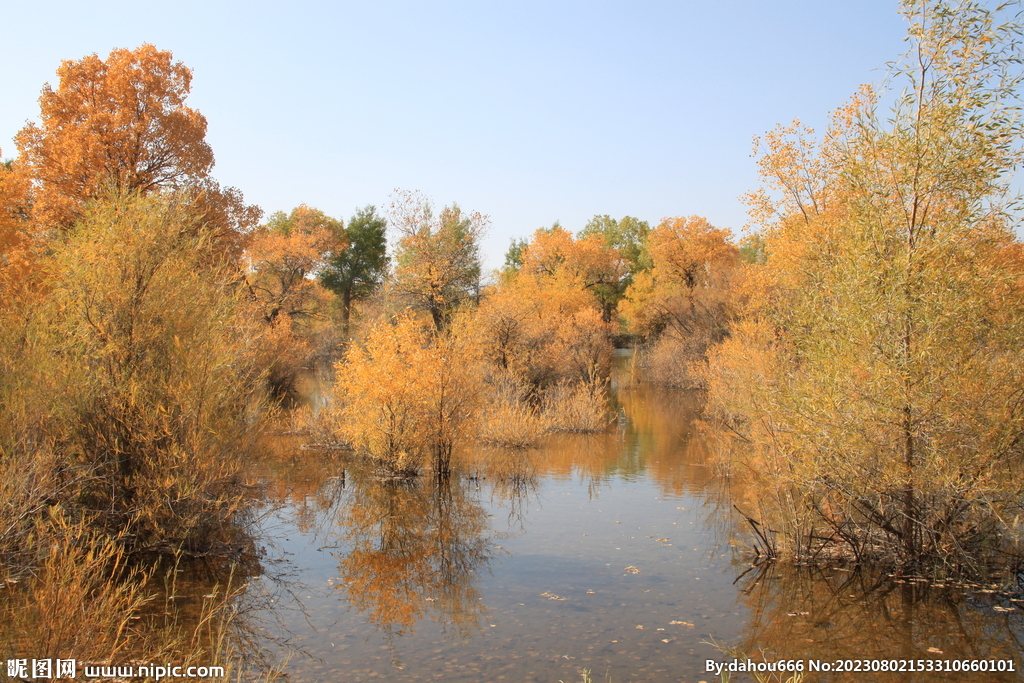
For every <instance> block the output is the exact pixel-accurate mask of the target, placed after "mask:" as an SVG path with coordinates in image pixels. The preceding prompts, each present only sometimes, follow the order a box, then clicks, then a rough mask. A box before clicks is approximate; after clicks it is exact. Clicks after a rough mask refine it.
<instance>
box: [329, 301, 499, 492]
mask: <svg viewBox="0 0 1024 683" xmlns="http://www.w3.org/2000/svg"><path fill="white" fill-rule="evenodd" d="M474 356H475V353H474V349H473V347H472V345H468V344H466V343H464V340H463V336H462V335H461V334H460V330H459V328H458V327H457V328H455V329H452V330H447V331H445V332H443V333H441V334H437V335H431V334H430V333H429V332H428V331H427V330H425V329H424V328H423V327H422V326H421V325H420V324H419V323H417V321H416V320H415V319H414V318H412V317H410V316H403V317H401V318H400V319H399V320H398V321H397V322H396V323H395V324H394V325H389V324H381V325H378V326H376V327H375V328H374V329H372V330H371V331H370V333H369V335H368V336H367V338H366V342H365V347H363V346H362V345H358V344H356V345H353V346H351V347H350V348H349V350H348V352H347V353H346V355H345V357H344V358H343V359H342V360H341V361H340V362H339V363H338V365H337V366H336V372H337V379H336V382H335V389H334V396H335V403H336V405H337V406H338V408H337V409H338V410H339V411H340V416H339V418H340V419H339V424H340V428H339V429H340V436H341V437H342V438H343V440H345V441H347V442H349V443H351V444H353V446H355V447H356V449H357V450H359V451H361V452H363V453H365V454H366V455H368V456H369V457H370V458H372V459H373V460H374V461H375V462H376V463H377V464H378V465H379V466H380V468H381V470H382V471H383V472H385V473H390V474H398V475H411V474H416V473H417V472H418V471H419V470H420V469H421V468H422V467H424V466H427V465H429V466H431V467H432V468H433V469H434V471H435V473H437V474H446V473H447V472H448V471H449V468H450V466H451V456H452V451H453V449H454V448H455V446H456V445H457V444H460V443H463V442H465V441H467V440H469V439H470V438H472V436H473V434H474V431H475V423H474V420H475V418H476V415H477V406H478V400H479V395H480V384H479V382H480V372H479V369H478V368H477V367H476V363H475V362H474Z"/></svg>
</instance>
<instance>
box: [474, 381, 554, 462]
mask: <svg viewBox="0 0 1024 683" xmlns="http://www.w3.org/2000/svg"><path fill="white" fill-rule="evenodd" d="M478 419H479V426H478V438H479V439H480V441H483V442H484V443H489V444H493V445H495V446H501V447H503V448H531V447H533V446H536V445H537V443H538V442H539V441H540V440H541V438H543V436H544V435H545V434H546V433H547V431H548V428H549V427H550V420H549V419H548V416H547V415H546V414H545V413H544V412H543V411H541V410H540V409H539V407H538V406H536V405H534V404H533V403H532V402H531V401H530V398H529V385H528V384H527V383H526V382H525V381H523V380H520V379H518V378H517V377H515V376H512V375H506V376H499V377H498V378H497V379H496V381H495V382H494V384H493V385H492V386H491V387H490V391H489V392H488V396H487V398H486V400H485V401H484V407H483V408H482V410H481V412H480V416H479V418H478Z"/></svg>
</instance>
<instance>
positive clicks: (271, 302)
mask: <svg viewBox="0 0 1024 683" xmlns="http://www.w3.org/2000/svg"><path fill="white" fill-rule="evenodd" d="M344 248H345V244H344V242H343V241H342V224H341V222H340V221H338V220H337V219H334V218H331V217H330V216H327V215H326V214H324V212H323V211H320V210H319V209H314V208H311V207H308V206H306V205H305V204H303V205H301V206H298V207H296V208H295V209H293V210H292V212H291V214H288V215H286V214H285V213H284V212H282V211H278V212H277V213H275V214H274V215H272V216H271V217H270V220H269V221H267V223H266V224H265V225H263V226H261V227H260V228H259V230H257V231H256V232H255V233H254V234H253V235H251V236H250V243H249V246H248V248H247V249H246V253H245V255H246V261H247V262H248V263H247V265H248V268H249V275H248V277H247V282H248V286H249V291H250V293H251V294H252V296H253V298H254V299H255V300H256V301H258V302H259V303H260V305H261V306H262V308H263V311H264V312H263V318H264V320H266V322H267V323H269V324H270V325H271V326H274V325H277V324H278V323H279V322H280V320H281V319H283V318H289V319H290V318H294V317H296V316H310V315H312V314H313V308H314V307H315V305H316V302H317V301H318V299H319V297H320V294H321V290H322V288H321V286H320V284H319V283H318V282H317V280H316V279H315V276H316V275H317V274H318V273H319V271H320V270H321V269H322V268H323V267H324V264H325V263H326V260H327V258H328V257H329V256H330V255H331V253H332V252H337V251H341V250H343V249H344Z"/></svg>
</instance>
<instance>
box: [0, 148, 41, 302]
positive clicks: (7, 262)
mask: <svg viewBox="0 0 1024 683" xmlns="http://www.w3.org/2000/svg"><path fill="white" fill-rule="evenodd" d="M19 170H20V169H15V167H14V163H13V162H10V161H8V162H5V163H0V292H4V293H5V295H6V294H8V293H9V291H10V289H11V288H14V287H17V286H18V285H19V284H20V283H21V282H23V281H24V279H25V277H26V276H27V275H28V271H29V269H30V263H31V261H32V251H33V250H32V244H33V242H34V240H33V231H32V229H31V225H30V223H29V221H28V209H29V200H28V180H27V179H26V178H25V177H24V174H22V173H20V172H19ZM5 298H6V297H5Z"/></svg>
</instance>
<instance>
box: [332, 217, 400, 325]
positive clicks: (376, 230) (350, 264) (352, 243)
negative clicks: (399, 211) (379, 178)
mask: <svg viewBox="0 0 1024 683" xmlns="http://www.w3.org/2000/svg"><path fill="white" fill-rule="evenodd" d="M386 228H387V221H385V220H384V219H383V218H381V217H380V216H378V215H377V212H376V208H375V207H373V206H366V207H364V208H363V209H360V210H359V211H358V212H357V213H356V215H355V216H353V217H352V219H351V220H350V221H349V222H348V227H346V228H344V229H343V232H342V239H341V241H342V242H343V243H344V244H345V245H346V246H344V247H341V248H338V249H336V250H335V251H334V252H332V254H331V256H330V258H329V259H328V260H327V263H326V265H325V266H324V267H323V269H321V271H320V275H319V277H320V282H321V284H323V286H324V287H326V288H327V289H329V290H331V291H332V292H334V293H335V294H337V295H338V298H339V299H340V302H341V319H342V326H343V327H344V331H345V334H346V335H347V334H348V325H349V319H350V318H351V315H352V304H353V303H355V302H356V301H360V300H363V299H366V298H367V297H369V296H370V295H371V294H373V293H374V292H376V291H377V290H378V289H379V288H380V286H381V285H382V284H383V283H384V278H385V276H386V275H387V270H388V264H389V262H390V259H389V258H388V255H387V246H388V245H387V234H386Z"/></svg>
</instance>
